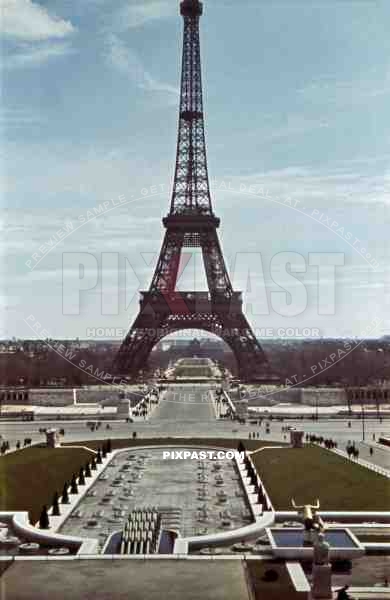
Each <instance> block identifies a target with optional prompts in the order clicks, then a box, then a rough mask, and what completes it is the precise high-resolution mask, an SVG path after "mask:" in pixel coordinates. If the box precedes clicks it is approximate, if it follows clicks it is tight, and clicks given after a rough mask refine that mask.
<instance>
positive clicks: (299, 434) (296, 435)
mask: <svg viewBox="0 0 390 600" xmlns="http://www.w3.org/2000/svg"><path fill="white" fill-rule="evenodd" d="M290 443H291V446H292V447H293V448H303V431H298V430H297V429H291V431H290Z"/></svg>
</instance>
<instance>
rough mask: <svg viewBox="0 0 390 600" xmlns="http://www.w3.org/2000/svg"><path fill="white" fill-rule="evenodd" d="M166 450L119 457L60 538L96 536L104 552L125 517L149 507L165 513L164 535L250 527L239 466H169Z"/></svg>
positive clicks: (178, 462) (185, 462)
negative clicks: (105, 545)
mask: <svg viewBox="0 0 390 600" xmlns="http://www.w3.org/2000/svg"><path fill="white" fill-rule="evenodd" d="M183 449H185V446H183ZM163 450H165V451H169V450H170V449H169V448H164V449H157V448H156V449H143V450H142V451H126V452H120V453H118V454H117V455H116V456H115V457H114V458H113V459H112V461H111V462H110V463H109V464H108V465H107V467H106V468H105V470H104V472H103V473H102V474H101V475H100V476H99V478H98V480H97V481H96V483H94V484H93V486H92V487H91V489H90V490H89V491H88V493H87V495H86V496H85V497H84V498H83V499H82V500H81V502H80V503H79V504H78V505H77V507H76V509H75V510H74V511H73V512H72V514H71V515H70V517H69V518H68V519H67V521H66V522H65V524H64V525H63V526H62V528H61V533H62V534H67V535H75V536H80V537H83V536H84V537H97V536H98V537H99V541H100V545H101V547H102V546H103V545H104V544H105V542H106V540H107V538H108V536H109V535H110V534H112V533H113V532H115V531H118V530H120V529H121V528H122V525H123V522H124V519H125V515H126V514H128V513H129V512H131V511H132V510H135V509H143V508H145V509H146V508H150V507H155V508H156V509H157V510H158V512H159V513H161V515H162V528H163V529H173V530H175V531H177V532H178V533H179V534H180V535H181V536H182V537H189V536H194V535H202V534H205V533H214V532H221V531H228V530H229V529H236V528H238V527H242V526H243V525H245V524H247V523H248V522H250V521H251V512H250V509H249V506H248V504H247V502H246V499H245V498H246V497H245V493H244V489H243V488H242V486H241V481H240V476H239V473H238V471H237V469H236V466H235V461H233V460H224V461H215V462H212V461H210V460H207V461H198V460H167V459H163V455H162V453H163ZM192 450H194V449H192ZM218 480H219V481H218ZM222 492H224V499H223V500H221V498H220V495H221V493H222ZM217 494H218V495H217ZM227 514H228V515H229V517H230V518H229V519H228V518H227V517H226V515H227ZM224 515H225V516H224Z"/></svg>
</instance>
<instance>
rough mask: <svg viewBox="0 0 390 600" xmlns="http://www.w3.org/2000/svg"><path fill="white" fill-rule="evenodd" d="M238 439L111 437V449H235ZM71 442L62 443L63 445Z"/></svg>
mask: <svg viewBox="0 0 390 600" xmlns="http://www.w3.org/2000/svg"><path fill="white" fill-rule="evenodd" d="M105 441H107V440H84V441H82V442H77V445H80V446H87V447H88V448H92V449H93V450H97V449H98V448H99V447H101V446H102V444H103V443H104V442H105ZM238 442H239V440H237V439H228V438H227V439H225V438H179V437H177V438H175V437H173V438H171V437H163V438H141V437H138V438H135V439H133V438H129V439H113V440H111V444H112V449H113V450H117V449H120V448H131V447H133V446H159V445H161V446H170V445H180V446H182V447H185V446H188V445H189V446H199V447H201V446H215V447H216V448H220V447H225V448H232V449H233V450H237V445H238ZM242 442H243V443H244V446H245V448H246V449H247V450H256V449H258V448H262V447H264V446H282V445H283V444H280V443H279V442H278V443H275V442H269V441H268V440H267V441H263V440H247V439H245V438H243V439H242ZM66 445H69V446H71V445H72V444H71V443H69V444H64V446H66Z"/></svg>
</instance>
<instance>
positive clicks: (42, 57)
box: [3, 43, 74, 69]
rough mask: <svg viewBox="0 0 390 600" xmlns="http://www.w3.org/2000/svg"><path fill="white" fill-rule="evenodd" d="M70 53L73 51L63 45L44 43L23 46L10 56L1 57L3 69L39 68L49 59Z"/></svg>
mask: <svg viewBox="0 0 390 600" xmlns="http://www.w3.org/2000/svg"><path fill="white" fill-rule="evenodd" d="M72 52H74V50H73V49H72V48H71V47H70V46H69V45H68V44H65V43H45V44H44V45H38V46H35V45H30V44H23V45H22V46H19V47H18V49H17V50H16V51H14V52H13V53H12V54H10V55H8V56H4V57H3V68H5V69H20V68H26V67H39V66H40V65H41V64H43V63H45V62H47V61H48V60H50V59H53V58H58V57H60V56H66V55H68V54H71V53H72Z"/></svg>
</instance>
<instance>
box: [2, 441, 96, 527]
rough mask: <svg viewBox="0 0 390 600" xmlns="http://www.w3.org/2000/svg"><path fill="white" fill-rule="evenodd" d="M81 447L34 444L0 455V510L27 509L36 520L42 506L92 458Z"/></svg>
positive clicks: (60, 490) (32, 518)
mask: <svg viewBox="0 0 390 600" xmlns="http://www.w3.org/2000/svg"><path fill="white" fill-rule="evenodd" d="M92 456H93V454H92V452H89V451H88V450H85V449H83V448H56V449H51V448H41V447H38V446H33V447H31V448H26V449H25V450H20V451H19V452H12V453H11V454H7V455H5V456H2V457H1V458H0V510H27V511H29V513H30V520H31V522H32V523H35V522H36V521H37V520H38V519H39V516H40V513H41V509H42V506H43V505H45V504H46V505H47V506H50V505H51V503H52V499H53V496H54V493H55V492H56V491H57V492H58V493H59V494H61V492H62V489H63V486H64V482H65V481H67V482H68V483H70V481H71V479H72V475H73V474H76V475H77V474H78V473H79V470H80V467H83V466H84V465H85V464H86V463H87V462H88V461H90V460H91V458H92Z"/></svg>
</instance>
